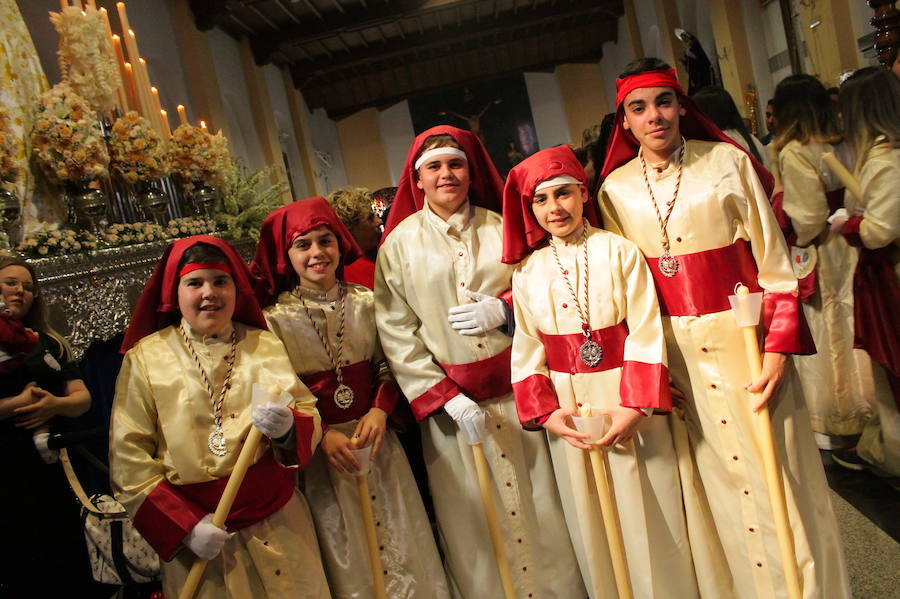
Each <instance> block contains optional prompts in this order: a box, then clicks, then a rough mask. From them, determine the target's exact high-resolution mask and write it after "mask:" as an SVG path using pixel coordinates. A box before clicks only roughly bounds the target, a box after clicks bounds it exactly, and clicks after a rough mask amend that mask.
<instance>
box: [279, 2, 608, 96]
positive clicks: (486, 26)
mask: <svg viewBox="0 0 900 599" xmlns="http://www.w3.org/2000/svg"><path fill="white" fill-rule="evenodd" d="M578 5H580V7H579V6H578ZM610 11H611V9H610V8H608V7H605V6H604V4H601V3H597V4H592V3H588V5H587V6H585V3H583V2H569V4H568V5H567V6H566V8H563V7H561V6H557V7H551V6H546V7H542V8H539V9H538V10H533V11H532V10H529V11H522V12H520V13H519V15H517V16H516V17H509V18H506V19H503V20H502V21H501V22H502V25H500V26H498V25H497V24H495V23H492V22H490V21H483V22H482V23H481V24H479V25H472V24H471V23H469V24H468V25H466V24H463V25H461V26H455V27H451V28H445V30H444V33H442V34H441V35H440V36H436V35H433V34H428V33H424V34H422V33H420V34H415V35H408V36H406V39H405V40H394V41H390V42H387V43H385V44H382V45H377V44H373V45H370V46H369V47H368V48H365V49H361V50H357V51H355V52H351V53H350V54H345V55H342V56H336V57H334V58H333V59H332V60H316V61H313V62H309V63H306V64H302V65H295V66H294V68H293V69H292V74H293V76H294V78H295V80H297V81H300V83H301V89H302V88H303V87H304V86H306V85H309V84H310V83H311V82H313V81H315V80H316V79H321V78H323V77H326V76H329V75H330V74H331V73H333V72H334V71H336V70H341V69H346V68H352V67H358V66H361V65H366V64H371V63H374V62H379V61H384V60H388V59H391V58H395V57H398V56H403V55H408V54H413V53H416V52H421V51H423V50H430V49H433V48H442V47H443V48H445V49H446V50H445V51H448V52H451V53H452V52H453V51H454V49H453V47H452V46H453V45H454V44H460V43H465V42H469V41H473V40H479V39H481V38H484V37H487V36H495V35H497V34H501V33H506V32H512V31H516V30H519V29H523V28H527V27H531V26H535V25H540V26H542V28H546V27H550V26H552V25H553V24H554V23H556V22H558V21H560V20H561V19H568V18H578V19H579V22H581V23H584V22H589V21H591V20H592V19H591V17H595V18H598V17H603V18H604V19H607V20H605V21H604V23H605V24H606V27H604V29H603V31H598V35H603V36H604V39H605V40H607V39H614V36H615V32H614V30H615V24H616V15H611V14H610ZM610 30H613V33H612V36H613V37H608V36H609V32H610Z"/></svg>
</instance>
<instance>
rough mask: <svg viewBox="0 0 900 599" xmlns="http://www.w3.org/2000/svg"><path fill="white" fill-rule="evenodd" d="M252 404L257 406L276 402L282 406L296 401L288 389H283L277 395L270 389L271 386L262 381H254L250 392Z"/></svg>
mask: <svg viewBox="0 0 900 599" xmlns="http://www.w3.org/2000/svg"><path fill="white" fill-rule="evenodd" d="M250 397H251V399H250V406H251V407H253V408H255V407H257V406H261V405H264V404H267V403H268V402H270V401H271V402H274V403H277V404H279V405H282V406H289V405H291V402H293V401H294V397H293V396H292V395H291V394H290V393H289V392H287V391H282V392H281V395H275V394H273V393H271V392H270V391H269V388H268V387H267V386H265V385H263V384H261V383H253V387H252V390H251V394H250Z"/></svg>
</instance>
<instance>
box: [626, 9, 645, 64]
mask: <svg viewBox="0 0 900 599" xmlns="http://www.w3.org/2000/svg"><path fill="white" fill-rule="evenodd" d="M624 8H625V15H624V16H623V17H622V18H623V19H625V31H627V32H628V48H629V50H631V58H630V59H629V60H634V59H635V58H641V57H643V56H644V44H643V42H641V28H640V27H639V26H638V22H637V15H636V14H635V12H634V0H625V2H624Z"/></svg>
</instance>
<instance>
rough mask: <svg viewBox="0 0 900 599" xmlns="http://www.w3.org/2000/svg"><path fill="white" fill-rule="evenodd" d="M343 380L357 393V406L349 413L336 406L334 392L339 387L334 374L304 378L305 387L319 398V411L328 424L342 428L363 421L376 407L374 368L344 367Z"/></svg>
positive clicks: (359, 364)
mask: <svg viewBox="0 0 900 599" xmlns="http://www.w3.org/2000/svg"><path fill="white" fill-rule="evenodd" d="M341 376H342V377H343V379H344V384H345V385H347V386H348V387H350V388H351V389H353V403H352V404H350V407H349V408H347V409H346V410H345V409H344V408H341V407H340V406H338V405H337V404H336V403H334V392H335V391H336V390H337V387H338V382H337V375H336V374H335V373H334V370H323V371H322V372H316V373H314V374H305V375H302V376H301V377H300V380H301V381H303V384H304V385H306V386H307V387H309V390H310V391H312V393H313V395H315V396H316V399H317V400H318V401H316V409H317V410H319V415H320V416H321V417H322V420H323V421H324V422H325V423H327V424H340V423H341V422H349V421H350V420H355V419H357V418H361V417H362V416H364V415H365V413H366V412H368V411H369V408H370V407H371V404H372V387H373V380H372V365H371V364H369V361H368V360H363V361H362V362H356V363H355V364H350V365H349V366H344V367H342V368H341Z"/></svg>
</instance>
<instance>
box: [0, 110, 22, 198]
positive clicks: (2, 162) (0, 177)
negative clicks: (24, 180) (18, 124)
mask: <svg viewBox="0 0 900 599" xmlns="http://www.w3.org/2000/svg"><path fill="white" fill-rule="evenodd" d="M23 141H24V140H22V138H21V137H19V136H18V135H16V134H15V132H13V128H12V119H11V118H10V113H9V111H8V110H7V109H6V108H3V107H2V106H0V181H3V182H4V183H15V182H16V181H17V180H18V178H19V174H20V173H21V172H22V164H21V163H20V162H19V156H21V155H22V152H23V145H24V143H23Z"/></svg>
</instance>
